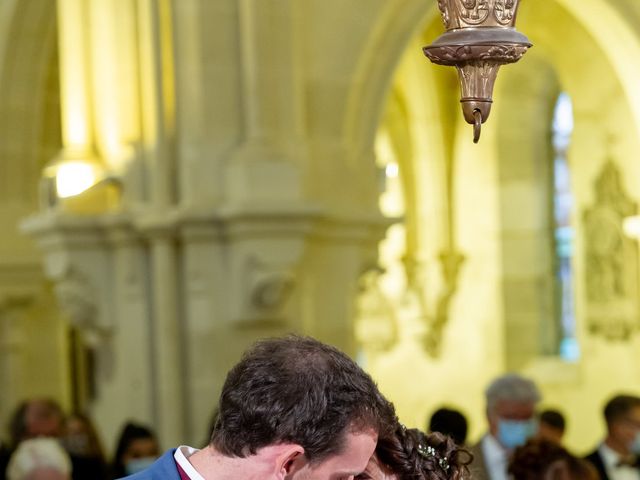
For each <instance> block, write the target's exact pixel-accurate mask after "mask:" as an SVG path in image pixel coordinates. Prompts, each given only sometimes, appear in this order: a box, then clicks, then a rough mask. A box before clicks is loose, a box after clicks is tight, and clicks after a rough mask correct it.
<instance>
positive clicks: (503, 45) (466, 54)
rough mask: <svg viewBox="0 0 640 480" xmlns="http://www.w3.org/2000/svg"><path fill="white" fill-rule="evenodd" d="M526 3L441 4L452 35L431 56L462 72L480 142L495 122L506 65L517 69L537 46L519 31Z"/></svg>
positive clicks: (466, 107)
mask: <svg viewBox="0 0 640 480" xmlns="http://www.w3.org/2000/svg"><path fill="white" fill-rule="evenodd" d="M519 3H520V0H438V8H439V9H440V12H441V13H442V20H443V21H444V24H445V28H446V29H447V31H446V32H445V33H444V34H443V35H441V36H440V37H439V38H438V39H437V40H436V41H435V42H434V43H433V44H432V45H429V46H427V47H424V53H425V55H426V56H427V57H428V58H429V60H431V61H432V62H433V63H437V64H438V65H447V66H454V67H456V68H457V69H458V76H459V78H460V87H461V90H462V95H461V100H460V102H461V103H462V111H463V112H464V118H465V120H466V121H467V122H468V123H470V124H472V125H474V142H475V143H477V142H478V140H479V139H480V131H481V125H482V124H483V123H484V122H485V121H486V120H487V118H489V114H490V113H491V104H492V103H493V99H492V97H493V86H494V84H495V81H496V77H497V75H498V69H499V68H500V65H505V64H507V63H515V62H517V61H518V60H520V58H522V56H523V55H524V54H525V53H526V52H527V50H528V49H529V48H530V47H531V46H532V45H531V43H530V42H529V39H528V38H527V37H525V36H524V35H522V34H521V33H519V32H517V31H516V29H515V22H516V16H517V11H518V5H519Z"/></svg>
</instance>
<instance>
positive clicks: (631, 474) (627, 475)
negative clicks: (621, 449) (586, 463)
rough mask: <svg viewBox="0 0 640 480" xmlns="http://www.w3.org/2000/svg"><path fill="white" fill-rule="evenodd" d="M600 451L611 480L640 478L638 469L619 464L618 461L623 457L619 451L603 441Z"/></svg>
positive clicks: (635, 479) (634, 479)
mask: <svg viewBox="0 0 640 480" xmlns="http://www.w3.org/2000/svg"><path fill="white" fill-rule="evenodd" d="M598 453H599V454H600V457H602V462H603V463H604V468H605V470H606V472H607V475H608V476H609V478H610V479H611V480H618V479H619V480H627V479H628V480H638V479H640V473H638V470H637V469H635V468H633V467H630V466H627V465H623V466H618V463H619V462H620V460H621V458H622V457H621V456H620V454H619V453H618V452H616V451H615V450H613V449H612V448H610V447H609V446H608V445H607V444H606V443H604V442H603V443H602V444H600V448H598Z"/></svg>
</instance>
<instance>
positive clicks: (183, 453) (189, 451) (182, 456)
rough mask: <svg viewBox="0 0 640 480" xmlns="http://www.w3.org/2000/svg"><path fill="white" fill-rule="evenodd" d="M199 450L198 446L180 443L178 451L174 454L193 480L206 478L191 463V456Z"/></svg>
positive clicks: (177, 461)
mask: <svg viewBox="0 0 640 480" xmlns="http://www.w3.org/2000/svg"><path fill="white" fill-rule="evenodd" d="M197 451H198V449H197V448H193V447H189V446H187V445H180V446H179V447H178V448H176V453H174V454H173V458H174V459H175V460H176V463H177V464H178V465H180V468H182V470H184V473H186V474H187V476H188V477H189V478H190V479H191V480H204V477H203V476H202V475H200V474H199V473H198V472H197V471H196V469H195V468H193V465H191V463H189V457H190V456H191V455H193V454H194V453H196V452H197Z"/></svg>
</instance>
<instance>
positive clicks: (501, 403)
mask: <svg viewBox="0 0 640 480" xmlns="http://www.w3.org/2000/svg"><path fill="white" fill-rule="evenodd" d="M485 396H486V402H487V409H486V415H487V422H488V424H489V431H488V432H487V433H486V434H485V435H484V436H483V437H482V438H481V439H480V442H478V443H477V444H476V445H474V446H473V447H472V448H471V453H473V457H474V461H473V464H472V465H471V472H472V474H473V475H472V477H473V478H474V479H475V480H507V479H508V476H507V468H508V464H509V458H510V456H511V454H512V453H513V451H514V450H515V449H516V448H517V447H520V446H522V445H524V444H525V443H526V442H527V440H529V439H530V438H531V437H533V436H534V435H535V434H536V429H537V428H536V425H537V422H536V418H535V407H536V404H537V403H538V402H539V401H540V398H541V397H540V392H539V391H538V388H537V387H536V385H535V384H534V383H533V382H532V381H531V380H529V379H526V378H524V377H521V376H520V375H517V374H514V373H510V374H507V375H504V376H502V377H499V378H497V379H496V380H494V381H493V382H492V383H491V385H489V388H487V390H486V392H485Z"/></svg>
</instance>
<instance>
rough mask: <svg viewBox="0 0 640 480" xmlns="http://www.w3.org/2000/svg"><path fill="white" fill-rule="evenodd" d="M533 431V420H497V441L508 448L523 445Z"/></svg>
mask: <svg viewBox="0 0 640 480" xmlns="http://www.w3.org/2000/svg"><path fill="white" fill-rule="evenodd" d="M535 433H536V422H535V420H505V419H502V418H500V419H499V420H498V441H499V442H500V443H501V444H502V446H503V447H505V448H507V449H508V450H513V449H514V448H516V447H520V446H522V445H524V444H525V443H527V440H529V439H530V438H531V437H533V435H534V434H535Z"/></svg>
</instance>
